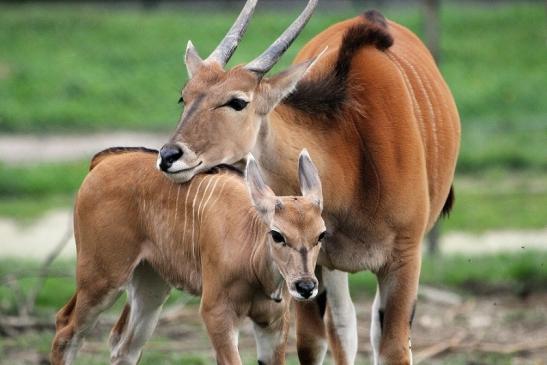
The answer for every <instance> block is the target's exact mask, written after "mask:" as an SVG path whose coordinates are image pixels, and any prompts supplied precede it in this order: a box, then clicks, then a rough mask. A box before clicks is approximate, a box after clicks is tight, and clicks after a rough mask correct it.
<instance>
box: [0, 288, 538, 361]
mask: <svg viewBox="0 0 547 365" xmlns="http://www.w3.org/2000/svg"><path fill="white" fill-rule="evenodd" d="M453 299H454V298H451V299H450V300H445V299H441V300H437V299H436V300H432V299H431V298H429V299H428V298H421V299H420V300H419V303H418V307H417V311H416V319H415V322H414V328H413V337H412V348H413V353H414V363H415V364H420V363H421V364H465V365H479V364H480V365H482V364H518V365H521V364H530V365H532V364H533V365H540V364H546V363H547V294H541V295H539V294H537V295H532V296H530V297H528V298H525V299H519V298H516V297H511V296H495V297H482V298H461V300H460V301H453ZM355 302H356V306H357V311H358V320H359V358H358V362H357V363H358V364H370V350H371V349H370V345H369V330H368V329H369V325H370V321H369V318H370V308H371V304H372V303H371V300H370V299H364V298H362V299H357V300H355ZM197 312H198V309H197V306H195V305H191V306H183V305H176V304H175V305H174V306H172V307H170V308H166V310H165V311H164V314H163V317H162V319H161V321H160V324H159V326H158V328H157V330H156V333H155V335H154V337H153V339H152V340H151V341H150V342H149V343H148V345H147V347H146V350H145V354H144V356H143V362H144V363H147V364H148V363H166V364H171V363H180V362H171V361H172V359H173V354H185V355H186V354H187V355H188V356H191V358H192V359H194V360H192V361H193V362H192V361H190V362H183V363H184V364H186V363H189V364H190V363H191V364H202V363H203V364H207V363H212V362H213V358H212V352H211V349H210V346H209V342H208V340H207V337H206V335H205V332H204V331H203V327H202V324H201V322H200V319H199V316H198V314H197ZM114 320H115V318H114V317H113V316H105V317H104V318H102V319H101V320H100V322H99V325H98V326H97V328H96V329H95V330H94V333H93V335H92V336H91V338H90V340H88V341H87V342H86V343H85V345H84V346H83V348H82V350H81V352H80V355H81V357H80V360H79V361H78V362H77V363H80V364H99V363H100V364H103V363H107V362H108V352H107V345H106V335H107V333H108V332H109V328H110V326H111V325H112V323H113V321H114ZM51 335H52V333H51V332H50V330H46V331H45V332H42V338H43V341H42V342H43V343H42V344H41V345H39V346H36V347H37V348H40V349H37V348H33V345H32V344H33V340H31V339H25V336H29V334H28V333H22V334H19V335H18V336H15V337H11V338H6V337H4V338H0V343H1V345H0V352H3V355H2V357H1V359H0V364H2V365H4V364H5V365H8V364H9V365H14V364H21V365H24V364H47V357H46V356H47V354H46V352H47V347H48V346H49V341H50V340H51ZM240 349H241V352H242V354H243V358H244V359H246V363H253V364H254V363H255V360H252V359H253V358H254V339H253V337H252V329H251V325H250V323H248V322H247V323H245V325H244V327H243V328H242V330H241V333H240ZM288 349H289V356H288V358H289V360H290V361H291V363H292V361H295V340H294V328H292V331H291V335H290V339H289V347H288ZM151 357H152V358H153V359H156V360H155V361H151V360H150V358H151ZM99 359H100V360H99ZM147 359H148V361H150V362H148V361H147ZM196 359H197V360H196ZM157 361H160V362H157ZM325 363H326V364H331V363H332V361H331V359H330V357H328V358H327V359H326V361H325Z"/></svg>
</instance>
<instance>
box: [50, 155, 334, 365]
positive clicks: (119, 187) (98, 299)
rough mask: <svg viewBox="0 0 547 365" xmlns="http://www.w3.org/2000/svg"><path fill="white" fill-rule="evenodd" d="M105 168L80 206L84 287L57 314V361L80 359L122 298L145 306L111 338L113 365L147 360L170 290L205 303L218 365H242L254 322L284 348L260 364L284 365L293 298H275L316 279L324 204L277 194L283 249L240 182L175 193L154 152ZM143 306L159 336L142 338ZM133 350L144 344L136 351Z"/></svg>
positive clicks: (221, 176) (230, 176)
mask: <svg viewBox="0 0 547 365" xmlns="http://www.w3.org/2000/svg"><path fill="white" fill-rule="evenodd" d="M98 158H99V159H100V161H99V162H97V161H95V162H94V163H93V168H92V170H91V171H90V173H89V174H88V176H87V177H86V179H85V181H84V183H83V184H82V186H81V188H80V191H79V193H78V196H77V201H76V206H75V213H74V217H75V234H76V242H77V289H76V294H75V295H74V297H73V298H72V299H71V300H70V302H69V303H68V304H67V305H66V306H65V307H64V308H63V309H62V310H61V311H60V312H59V314H58V315H57V332H56V336H55V339H54V341H53V346H52V352H51V361H52V363H53V364H66V363H70V361H71V360H72V359H73V357H74V356H75V353H76V352H75V351H76V350H74V351H72V350H71V349H74V348H75V349H77V346H78V344H79V342H80V341H81V339H82V338H83V337H84V336H85V334H86V333H87V332H88V330H89V329H90V328H91V327H92V325H93V323H94V321H95V319H96V317H97V316H98V314H99V313H100V312H101V311H102V310H104V309H106V308H108V307H109V306H110V305H111V303H112V302H113V301H114V300H115V298H117V297H118V295H119V294H120V293H121V292H122V291H123V289H125V288H128V291H129V299H130V300H131V299H132V298H133V299H134V300H135V301H136V302H135V303H136V305H134V304H133V302H131V305H129V304H128V305H126V307H125V308H124V311H123V313H122V315H121V317H120V319H119V320H118V323H117V324H116V325H115V326H114V328H113V330H112V334H111V341H110V343H111V346H112V347H113V352H112V362H113V363H120V364H121V363H125V361H127V362H131V361H136V360H138V356H140V348H141V347H142V344H144V342H145V341H146V340H147V337H146V336H143V332H146V333H148V332H149V334H148V335H151V333H152V330H153V326H155V322H154V321H155V320H157V318H156V317H150V316H151V315H152V314H154V313H156V310H157V313H159V309H160V308H161V305H162V303H163V301H164V300H165V298H166V296H167V294H168V292H169V289H170V287H175V288H178V289H182V290H186V291H188V292H190V293H192V294H196V295H201V296H202V301H201V308H200V311H201V315H202V317H203V320H204V322H205V324H206V327H207V330H208V333H209V336H210V338H211V341H212V344H213V347H214V348H215V350H216V354H217V360H218V362H219V363H221V364H237V363H240V358H239V354H238V349H237V327H238V325H239V324H240V322H241V320H242V319H243V318H244V317H246V316H249V317H250V318H251V319H252V320H253V321H254V322H255V324H256V326H258V330H259V331H262V332H264V331H266V332H264V333H267V334H270V333H271V335H272V336H273V337H272V338H275V341H276V342H275V343H274V344H272V346H275V349H274V354H273V357H272V358H265V359H260V360H261V361H263V362H264V363H268V364H270V363H272V364H282V363H284V353H285V347H284V346H285V342H286V336H287V330H288V322H287V321H288V301H289V298H290V296H289V295H288V292H287V290H285V289H282V293H281V294H282V298H283V300H282V302H281V303H276V302H275V301H273V300H272V299H271V298H270V297H271V295H272V294H273V293H274V292H276V290H277V289H278V287H280V285H282V286H281V288H283V287H284V284H281V283H283V279H285V281H286V283H287V284H286V285H287V287H288V289H289V290H291V291H292V290H293V287H294V285H295V282H296V281H298V280H299V279H301V278H310V277H311V278H314V274H313V270H314V268H315V264H316V260H317V254H318V252H319V248H320V244H318V236H319V234H320V233H321V232H323V231H324V229H325V226H324V222H323V220H322V219H321V210H320V209H319V207H318V206H317V204H316V203H315V202H313V201H310V200H309V199H308V198H306V197H302V196H286V197H277V196H275V201H276V202H279V203H280V204H281V205H282V206H283V208H282V209H278V210H275V212H274V214H273V217H272V221H271V222H268V224H270V223H271V225H275V226H276V227H277V228H278V229H279V230H280V231H281V232H282V233H283V235H284V236H285V237H286V240H287V245H285V246H284V245H281V244H278V243H274V242H273V241H272V238H271V237H270V235H269V234H268V231H269V229H270V228H269V227H268V225H267V224H264V221H265V219H264V217H262V216H261V214H260V213H257V211H256V210H255V208H254V207H253V205H252V203H251V201H250V199H249V194H248V191H247V186H246V184H245V183H244V181H243V179H242V178H241V177H240V176H238V175H237V174H235V173H234V172H231V171H228V172H227V171H221V172H218V173H214V174H204V175H199V176H196V177H195V178H194V179H193V180H192V181H191V182H190V183H188V184H184V185H178V184H175V183H173V182H171V181H170V180H169V179H167V178H166V177H165V176H164V175H162V174H161V173H160V172H159V171H157V170H156V169H155V167H154V163H155V159H156V156H155V155H154V154H150V153H144V152H135V151H134V152H122V153H118V154H115V153H108V154H101V155H99V157H98ZM272 209H273V206H272ZM304 256H305V260H304ZM139 290H141V291H139ZM143 290H144V291H143ZM139 306H140V308H137V307H139ZM146 306H149V307H150V308H148V309H147V313H151V314H150V316H148V317H150V318H151V319H149V320H150V323H151V324H150V326H152V327H151V328H150V326H147V327H146V328H143V329H141V330H140V332H139V331H136V330H135V326H138V325H139V323H138V318H132V316H133V315H134V314H133V313H138V312H139V310H140V311H142V310H144V309H143V308H145V307H146ZM148 317H147V318H148ZM135 321H137V323H135ZM137 328H138V327H137ZM133 337H138V339H132V338H133ZM144 337H146V338H144ZM135 341H141V342H142V344H140V343H139V346H141V347H139V346H137V350H138V351H136V352H135V346H136V345H135V343H134V342H135ZM129 353H131V354H132V355H136V357H135V356H133V357H129V355H128V354H129ZM67 356H68V360H67ZM128 359H130V360H128Z"/></svg>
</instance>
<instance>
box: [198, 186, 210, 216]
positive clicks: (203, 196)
mask: <svg viewBox="0 0 547 365" xmlns="http://www.w3.org/2000/svg"><path fill="white" fill-rule="evenodd" d="M207 180H208V181H207V185H206V186H205V190H203V194H202V195H201V199H200V200H199V206H198V220H199V224H200V225H201V214H200V210H201V208H202V206H203V201H204V200H205V196H206V195H207V190H208V189H209V186H210V185H211V182H213V178H212V177H207Z"/></svg>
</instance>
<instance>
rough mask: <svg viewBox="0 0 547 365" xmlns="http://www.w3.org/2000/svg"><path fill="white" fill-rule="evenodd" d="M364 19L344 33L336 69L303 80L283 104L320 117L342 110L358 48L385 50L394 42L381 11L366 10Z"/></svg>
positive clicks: (329, 115) (330, 115) (328, 116)
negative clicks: (368, 46)
mask: <svg viewBox="0 0 547 365" xmlns="http://www.w3.org/2000/svg"><path fill="white" fill-rule="evenodd" d="M362 19H363V22H362V23H360V24H356V25H354V26H352V27H351V28H349V29H348V30H347V31H346V33H345V34H344V37H343V39H342V44H341V45H340V51H339V53H338V59H337V60H336V63H335V64H334V67H333V69H332V70H331V71H330V72H327V73H325V74H324V75H321V76H319V77H318V78H316V79H311V80H308V79H306V80H302V81H301V82H300V83H299V84H298V85H297V87H296V90H295V91H294V92H293V93H292V94H290V95H289V96H287V97H286V98H285V99H284V100H283V104H285V105H288V106H291V107H293V108H295V109H298V110H300V111H302V112H304V113H308V114H313V115H314V116H317V117H326V118H330V117H332V116H333V115H334V114H336V113H337V112H339V111H340V109H341V108H342V106H343V105H344V103H345V102H346V100H347V84H348V82H347V81H348V74H349V71H350V68H351V61H352V60H353V57H354V56H355V54H356V53H357V51H359V50H360V49H361V48H362V47H364V46H367V45H373V46H375V47H376V48H377V49H378V50H380V51H385V50H386V49H388V48H389V47H391V46H392V45H393V37H392V36H391V34H390V33H389V29H388V26H387V22H386V19H385V18H384V16H383V15H382V14H381V13H379V12H378V11H376V10H371V11H367V12H366V13H364V14H363V15H362Z"/></svg>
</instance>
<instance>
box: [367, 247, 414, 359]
mask: <svg viewBox="0 0 547 365" xmlns="http://www.w3.org/2000/svg"><path fill="white" fill-rule="evenodd" d="M411 247H413V246H411ZM414 247H416V249H415V251H416V252H413V253H412V254H410V255H409V254H408V253H398V254H397V255H394V257H398V258H401V259H399V260H398V261H397V260H396V261H394V262H392V263H390V264H389V265H386V267H385V268H384V269H382V270H381V271H380V272H379V273H377V278H378V289H377V292H376V297H375V299H374V303H373V306H372V307H373V308H372V321H371V344H372V347H373V353H374V364H375V365H395V364H397V365H399V364H400V365H411V364H412V351H411V345H410V328H411V325H412V320H413V316H414V309H415V305H416V295H417V291H418V281H419V276H420V265H421V256H420V250H419V245H416V246H414Z"/></svg>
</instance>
